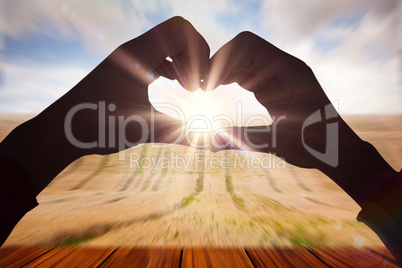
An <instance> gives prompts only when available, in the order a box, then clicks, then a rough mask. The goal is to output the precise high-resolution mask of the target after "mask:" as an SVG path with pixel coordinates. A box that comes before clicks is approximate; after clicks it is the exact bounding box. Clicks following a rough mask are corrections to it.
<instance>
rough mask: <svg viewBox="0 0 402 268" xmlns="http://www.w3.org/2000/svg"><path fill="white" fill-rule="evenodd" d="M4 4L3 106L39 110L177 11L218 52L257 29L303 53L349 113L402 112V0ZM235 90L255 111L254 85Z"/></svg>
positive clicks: (162, 98) (160, 96)
mask: <svg viewBox="0 0 402 268" xmlns="http://www.w3.org/2000/svg"><path fill="white" fill-rule="evenodd" d="M1 5H2V6H1V7H0V10H1V12H2V13H3V14H2V16H1V18H2V20H3V21H2V23H1V25H0V34H1V42H0V44H1V49H2V50H1V51H2V61H1V65H0V66H1V76H0V79H1V80H2V81H1V83H0V113H39V112H40V111H42V110H43V109H44V108H46V107H47V106H48V105H49V104H51V103H52V102H53V101H55V100H56V99H57V98H59V97H60V96H62V95H63V94H64V93H65V92H67V91H68V90H69V89H70V88H71V87H73V86H74V85H75V84H76V83H78V82H79V81H80V80H81V79H82V78H83V77H84V76H85V75H86V74H87V73H89V72H90V71H91V70H92V69H93V68H94V67H95V66H96V65H97V64H98V63H99V62H100V61H101V60H103V59H104V58H105V57H106V56H107V55H108V54H109V53H110V52H111V51H112V50H113V49H114V48H116V47H117V46H118V45H120V44H121V43H123V42H125V41H128V40H130V39H132V38H134V37H136V36H138V35H140V34H141V33H143V32H145V31H146V30H148V29H150V28H151V27H153V26H155V25H156V24H158V23H160V22H162V21H164V20H166V19H168V18H169V17H171V16H174V15H180V16H183V17H185V18H186V19H188V20H189V21H190V22H191V23H193V25H194V26H195V28H196V29H197V30H198V31H199V32H200V33H201V34H202V35H203V36H204V37H205V39H206V40H207V42H208V43H209V44H210V46H211V50H212V51H211V52H212V53H214V52H215V51H216V50H217V49H218V48H219V47H220V46H222V45H223V44H225V43H226V42H227V41H229V40H230V39H231V38H233V37H234V36H235V35H236V34H237V33H239V32H241V31H243V30H249V31H252V32H255V33H256V34H258V35H260V36H262V37H263V38H265V39H266V40H268V41H269V42H271V43H273V44H274V45H276V46H278V47H280V48H281V49H283V50H285V51H286V52H288V53H290V54H293V55H295V56H297V57H299V58H301V59H302V60H304V61H305V62H306V63H307V64H308V65H309V66H310V67H312V69H313V70H314V72H315V74H316V76H317V78H318V80H319V81H320V83H321V85H322V86H323V88H324V90H325V92H326V93H327V95H328V96H329V98H330V99H331V100H333V101H335V100H338V101H339V110H340V112H341V114H342V113H343V114H353V113H358V114H378V113H402V108H401V107H402V106H401V105H400V104H401V101H402V87H401V77H399V73H401V72H400V63H401V59H400V58H398V49H399V50H400V49H401V45H400V42H398V41H400V40H401V39H399V40H398V33H400V32H401V31H400V30H399V31H398V27H399V26H398V17H397V14H398V8H399V13H400V14H401V12H400V11H401V9H400V7H397V1H396V0H395V1H394V0H382V1H375V0H372V1H371V0H354V1H346V0H344V1H332V0H331V1H319V0H306V1H303V2H301V1H290V0H283V1H269V0H266V1H262V0H261V1H259V0H252V1H241V0H221V1H216V0H204V1H184V0H168V1H163V0H133V1H131V0H122V1H113V2H112V1H95V0H92V1H72V0H71V1H58V0H56V1H51V2H50V1H44V0H43V1H41V0H35V1H24V0H19V1H1ZM399 23H400V22H399ZM399 29H400V28H399ZM398 68H399V69H398ZM152 92H153V93H152V94H151V100H152V101H156V102H174V98H172V97H171V96H169V95H168V94H166V93H164V92H163V91H160V92H158V89H157V88H156V89H155V88H154V89H153V91H152ZM232 92H235V94H234V95H236V97H235V99H236V98H237V99H241V100H243V101H244V104H245V105H244V106H246V107H250V110H249V111H248V112H250V113H253V112H255V111H254V110H253V107H257V106H256V105H254V104H255V103H254V102H253V101H255V100H253V97H252V96H250V94H247V93H244V92H243V91H242V90H241V89H239V88H237V89H236V90H234V91H232ZM174 93H175V94H183V93H181V92H180V89H177V90H176V91H174ZM216 94H217V98H219V97H223V96H226V95H227V92H225V91H224V90H219V91H218V92H217V93H216ZM184 95H186V94H183V96H184ZM186 96H187V95H186ZM233 103H235V101H233ZM229 106H230V104H228V109H229V110H230V109H232V108H233V105H232V106H231V107H232V108H231V107H229ZM260 108H261V107H260ZM260 108H258V107H257V108H256V109H257V110H258V109H260ZM259 111H261V110H259Z"/></svg>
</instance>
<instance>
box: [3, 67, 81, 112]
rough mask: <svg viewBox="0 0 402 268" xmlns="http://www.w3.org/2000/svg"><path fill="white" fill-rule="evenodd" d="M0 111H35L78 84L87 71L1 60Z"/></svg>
mask: <svg viewBox="0 0 402 268" xmlns="http://www.w3.org/2000/svg"><path fill="white" fill-rule="evenodd" d="M3 67H4V69H5V74H6V81H5V83H4V85H3V87H2V88H1V89H0V100H1V101H0V113H38V112H40V111H42V110H44V109H45V108H46V107H47V106H49V105H50V104H52V103H53V102H54V101H55V100H57V99H58V98H59V97H61V96H62V95H63V94H65V93H66V92H67V91H68V90H69V89H71V88H72V87H73V86H74V85H75V84H77V83H78V82H79V81H80V80H81V79H82V78H84V77H85V75H86V74H87V73H88V70H85V69H82V68H80V67H77V66H59V67H55V66H43V65H41V64H37V63H34V62H27V61H24V62H22V61H21V62H18V63H4V64H3Z"/></svg>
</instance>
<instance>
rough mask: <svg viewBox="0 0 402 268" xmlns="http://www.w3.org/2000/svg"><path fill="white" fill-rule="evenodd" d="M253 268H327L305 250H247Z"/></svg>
mask: <svg viewBox="0 0 402 268" xmlns="http://www.w3.org/2000/svg"><path fill="white" fill-rule="evenodd" d="M246 252H247V254H248V255H249V257H250V259H251V261H252V262H253V264H254V265H255V267H328V266H327V265H325V264H324V263H323V262H322V261H320V260H319V259H318V258H317V257H315V256H314V255H313V254H311V253H310V252H309V251H307V250H306V249H275V248H265V249H264V248H247V249H246Z"/></svg>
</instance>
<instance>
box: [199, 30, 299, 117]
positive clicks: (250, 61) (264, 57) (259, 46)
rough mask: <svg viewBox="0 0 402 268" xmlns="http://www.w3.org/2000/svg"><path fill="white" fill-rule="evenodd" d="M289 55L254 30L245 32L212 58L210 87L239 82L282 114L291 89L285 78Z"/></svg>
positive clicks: (260, 100) (259, 99)
mask: <svg viewBox="0 0 402 268" xmlns="http://www.w3.org/2000/svg"><path fill="white" fill-rule="evenodd" d="M289 58H292V56H289V55H288V54H286V53H285V52H283V51H281V50H280V49H278V48H276V47H275V46H273V45H271V44H270V43H268V42H267V41H265V40H264V39H262V38H260V37H258V36H256V35H254V34H253V33H249V32H243V33H240V34H239V35H237V36H236V37H235V38H233V39H232V40H231V41H229V42H228V43H227V44H225V45H224V46H223V47H222V48H220V49H219V50H218V51H217V52H216V53H215V55H213V56H212V58H211V60H210V66H209V69H208V73H207V79H206V84H207V87H208V89H209V90H211V89H214V88H216V87H217V86H219V85H221V84H222V85H225V84H229V83H233V82H237V83H238V84H239V85H240V86H241V87H243V88H245V89H247V90H249V91H252V92H254V94H255V95H256V98H257V100H258V101H259V102H260V103H261V104H262V105H264V106H265V107H266V108H267V109H268V110H269V112H270V113H271V114H273V115H279V114H280V112H281V111H282V110H283V108H284V106H285V104H284V103H285V100H287V99H288V98H287V94H288V92H287V91H286V90H285V85H284V84H283V83H282V81H281V79H280V78H281V77H282V74H283V73H284V72H286V71H290V70H286V66H288V65H287V62H288V61H289Z"/></svg>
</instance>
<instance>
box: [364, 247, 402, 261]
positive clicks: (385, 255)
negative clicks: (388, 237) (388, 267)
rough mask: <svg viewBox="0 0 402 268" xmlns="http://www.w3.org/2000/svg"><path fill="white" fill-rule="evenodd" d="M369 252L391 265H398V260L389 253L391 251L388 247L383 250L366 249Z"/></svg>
mask: <svg viewBox="0 0 402 268" xmlns="http://www.w3.org/2000/svg"><path fill="white" fill-rule="evenodd" d="M365 250H366V251H367V252H370V254H372V255H377V256H378V257H379V258H382V259H386V260H387V261H388V262H390V263H394V264H396V260H395V258H394V256H393V255H392V254H391V252H389V250H388V249H387V248H386V247H383V248H374V249H371V248H365Z"/></svg>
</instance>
